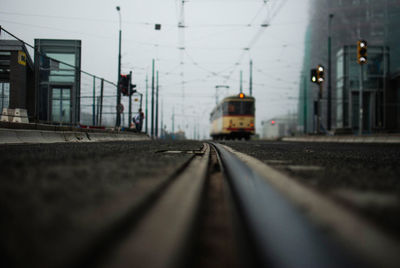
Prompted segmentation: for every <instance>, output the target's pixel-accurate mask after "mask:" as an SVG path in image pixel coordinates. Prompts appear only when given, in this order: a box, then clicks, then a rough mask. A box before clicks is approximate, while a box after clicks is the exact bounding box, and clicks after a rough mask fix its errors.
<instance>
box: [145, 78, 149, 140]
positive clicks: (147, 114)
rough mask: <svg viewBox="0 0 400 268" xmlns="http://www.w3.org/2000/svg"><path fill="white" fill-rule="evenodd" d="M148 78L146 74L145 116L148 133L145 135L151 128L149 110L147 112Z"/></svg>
mask: <svg viewBox="0 0 400 268" xmlns="http://www.w3.org/2000/svg"><path fill="white" fill-rule="evenodd" d="M148 80H149V79H148V76H147V74H146V116H145V120H146V121H145V122H146V131H145V133H146V134H147V132H148V131H149V128H148V123H147V122H148V116H149V112H148V110H147V103H148V102H147V99H148V94H147V93H148V88H149V87H148Z"/></svg>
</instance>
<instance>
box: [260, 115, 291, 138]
mask: <svg viewBox="0 0 400 268" xmlns="http://www.w3.org/2000/svg"><path fill="white" fill-rule="evenodd" d="M296 122H297V118H296V117H295V116H293V115H283V116H277V117H274V118H271V119H269V120H264V121H261V139H276V138H280V137H285V136H293V135H295V133H296V132H297V130H296V128H297V124H296Z"/></svg>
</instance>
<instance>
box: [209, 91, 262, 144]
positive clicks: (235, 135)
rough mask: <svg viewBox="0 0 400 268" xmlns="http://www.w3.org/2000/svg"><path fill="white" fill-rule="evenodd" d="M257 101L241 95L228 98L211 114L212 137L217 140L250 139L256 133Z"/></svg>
mask: <svg viewBox="0 0 400 268" xmlns="http://www.w3.org/2000/svg"><path fill="white" fill-rule="evenodd" d="M254 113H255V99H254V98H253V97H248V96H245V95H244V94H243V93H240V94H239V95H237V96H231V97H226V98H224V99H223V100H222V102H221V103H220V104H218V105H217V107H215V108H214V110H213V111H212V112H211V118H210V119H211V133H210V134H211V137H212V138H213V139H214V140H217V139H241V138H244V139H246V140H248V139H250V136H251V135H254V133H255V125H254V123H255V119H254Z"/></svg>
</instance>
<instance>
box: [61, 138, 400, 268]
mask: <svg viewBox="0 0 400 268" xmlns="http://www.w3.org/2000/svg"><path fill="white" fill-rule="evenodd" d="M163 153H189V154H192V157H191V158H190V159H189V161H187V162H186V163H185V164H184V165H183V166H182V167H181V168H180V169H179V170H177V172H175V173H174V174H173V176H171V177H170V178H169V179H168V180H166V181H165V182H164V183H163V184H160V185H158V186H157V187H155V188H154V189H153V190H152V191H151V192H149V193H148V194H147V195H146V197H145V198H142V199H141V200H139V201H136V203H135V205H134V206H130V205H129V203H130V201H129V200H131V198H132V197H128V198H125V199H124V200H125V201H123V202H120V204H124V205H123V206H111V207H110V208H108V209H104V208H102V212H104V211H106V213H114V214H115V216H114V217H112V218H114V220H113V221H111V222H109V226H107V227H106V228H102V229H99V231H98V232H97V233H96V234H94V235H92V236H91V238H90V243H86V244H85V245H83V246H81V249H82V250H79V253H78V254H76V256H75V257H73V258H71V259H70V261H68V262H67V264H66V266H68V267H71V266H73V267H368V266H371V267H379V266H381V265H383V266H381V267H396V265H397V264H398V260H399V257H398V256H397V254H395V253H396V252H398V251H397V250H398V249H399V248H398V244H397V243H396V242H393V241H391V240H390V239H387V238H386V237H384V236H382V235H381V234H380V233H377V232H375V230H374V229H373V228H372V227H370V226H369V225H368V224H367V223H364V222H363V221H360V220H358V219H357V218H356V219H354V218H353V215H349V214H348V213H347V212H343V211H341V210H340V208H336V207H335V206H334V205H332V204H330V203H329V201H325V200H323V201H320V200H322V199H318V198H321V197H318V194H314V193H312V192H309V191H307V190H302V189H300V188H296V187H298V186H296V185H295V186H293V185H292V184H290V183H289V182H286V181H285V178H280V177H279V176H280V175H279V174H278V175H276V174H275V175H274V171H270V170H267V171H266V170H265V167H263V165H262V164H261V163H257V162H254V161H253V159H250V158H249V157H248V156H245V155H241V154H240V153H237V152H234V151H232V150H231V149H229V148H227V147H225V146H223V145H220V144H217V143H205V144H204V146H203V148H202V150H201V151H182V152H179V151H173V152H172V151H170V152H168V151H166V152H163ZM262 174H268V175H271V174H272V175H271V176H272V177H274V178H275V180H276V178H278V181H275V182H274V179H272V181H269V179H266V178H265V177H264V176H263V175H262ZM282 183H283V184H282ZM279 184H281V185H279ZM277 189H279V190H277ZM299 189H300V190H299ZM285 191H287V192H293V191H294V192H296V193H297V197H293V196H292V197H290V195H291V194H290V193H289V194H287V193H286V195H282V192H285ZM299 194H300V195H303V197H302V198H300V199H301V200H300V202H293V200H295V199H296V198H297V199H299V198H298V196H299ZM294 195H295V196H296V194H294ZM288 196H289V198H288ZM303 199H304V200H305V201H304V200H303ZM307 200H308V201H307ZM302 202H303V203H302ZM307 202H308V203H307ZM324 202H325V203H326V202H328V205H327V204H325V203H324ZM315 203H318V204H319V203H321V204H322V203H323V204H322V205H323V206H322V208H318V205H315ZM309 204H314V205H315V206H314V205H313V206H312V207H311V208H310V205H309ZM121 207H124V209H123V210H121ZM114 208H115V209H114ZM299 208H302V209H299ZM304 210H308V212H309V213H308V214H312V216H313V217H314V218H317V219H318V220H321V221H322V222H323V223H324V224H322V225H318V224H315V222H318V220H317V221H314V222H313V221H310V217H307V216H305V214H306V213H303V212H304ZM319 210H322V211H324V210H325V216H324V215H323V216H322V217H320V216H316V215H317V214H318V215H319V214H321V213H320V212H319ZM99 213H101V212H95V213H94V214H99ZM322 214H324V213H322ZM327 214H328V215H331V216H332V215H335V216H337V217H340V219H341V220H342V221H343V222H344V223H343V224H342V225H343V226H341V223H337V221H338V219H337V218H336V217H330V216H326V215H327ZM311 218H312V217H311ZM332 218H333V219H332ZM335 219H336V223H335ZM341 220H339V222H340V221H341ZM332 221H333V222H334V223H333V224H331V223H332ZM335 224H336V225H335ZM348 224H350V226H351V228H347V227H346V226H347V225H348ZM321 226H323V227H324V228H321ZM327 226H328V227H327ZM332 226H333V227H332ZM330 227H332V228H335V230H329V231H327V230H326V229H327V228H328V229H329V228H330ZM336 228H337V229H338V230H339V231H338V230H336ZM346 228H347V229H352V230H350V231H349V230H347V231H346V230H344V231H343V230H342V229H346ZM357 229H358V230H362V234H363V235H365V239H364V240H363V238H361V239H360V238H354V237H353V235H354V232H356V231H357ZM351 232H353V233H351ZM363 243H366V244H367V245H364V244H363ZM343 245H346V246H343ZM380 247H385V250H382V249H380ZM374 251H377V252H375V253H374ZM399 252H400V251H399Z"/></svg>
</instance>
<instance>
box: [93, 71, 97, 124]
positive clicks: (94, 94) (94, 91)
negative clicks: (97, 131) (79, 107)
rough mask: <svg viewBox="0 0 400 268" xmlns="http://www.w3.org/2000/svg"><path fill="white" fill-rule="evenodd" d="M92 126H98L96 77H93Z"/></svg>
mask: <svg viewBox="0 0 400 268" xmlns="http://www.w3.org/2000/svg"><path fill="white" fill-rule="evenodd" d="M92 124H93V126H95V125H96V76H93V103H92Z"/></svg>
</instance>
